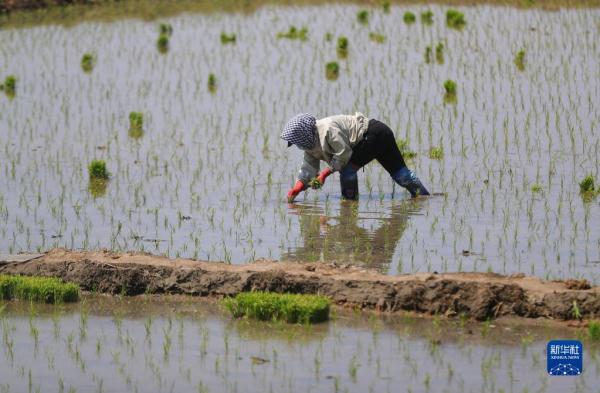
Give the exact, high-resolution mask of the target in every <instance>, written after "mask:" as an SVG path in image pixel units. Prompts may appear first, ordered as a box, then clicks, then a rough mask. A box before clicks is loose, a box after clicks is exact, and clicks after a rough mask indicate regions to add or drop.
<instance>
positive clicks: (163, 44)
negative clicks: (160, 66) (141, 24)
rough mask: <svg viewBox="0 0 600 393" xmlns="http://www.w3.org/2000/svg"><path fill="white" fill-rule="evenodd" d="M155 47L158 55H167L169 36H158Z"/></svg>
mask: <svg viewBox="0 0 600 393" xmlns="http://www.w3.org/2000/svg"><path fill="white" fill-rule="evenodd" d="M156 47H157V48H158V51H159V52H160V53H163V54H164V53H167V52H168V51H169V36H168V35H166V34H160V35H159V36H158V39H157V40H156Z"/></svg>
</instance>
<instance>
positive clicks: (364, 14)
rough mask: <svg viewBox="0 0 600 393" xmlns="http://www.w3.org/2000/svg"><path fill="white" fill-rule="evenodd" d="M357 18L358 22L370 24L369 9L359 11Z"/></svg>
mask: <svg viewBox="0 0 600 393" xmlns="http://www.w3.org/2000/svg"><path fill="white" fill-rule="evenodd" d="M356 20H358V23H360V24H361V25H368V24H369V11H367V10H360V11H358V13H357V14H356Z"/></svg>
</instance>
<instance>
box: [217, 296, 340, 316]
mask: <svg viewBox="0 0 600 393" xmlns="http://www.w3.org/2000/svg"><path fill="white" fill-rule="evenodd" d="M224 305H225V307H226V308H227V309H228V310H229V312H231V314H232V315H233V317H234V318H240V317H244V316H245V317H249V318H255V319H259V320H262V321H283V322H287V323H318V322H322V321H325V320H327V319H328V318H329V306H330V301H329V299H327V298H326V297H323V296H319V295H299V294H289V293H284V294H281V293H271V292H241V293H239V294H237V295H236V296H235V297H232V298H227V299H225V300H224Z"/></svg>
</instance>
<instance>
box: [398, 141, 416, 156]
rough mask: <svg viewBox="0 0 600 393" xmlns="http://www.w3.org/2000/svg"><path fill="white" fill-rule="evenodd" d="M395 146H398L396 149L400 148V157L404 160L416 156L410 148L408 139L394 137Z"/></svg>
mask: <svg viewBox="0 0 600 393" xmlns="http://www.w3.org/2000/svg"><path fill="white" fill-rule="evenodd" d="M396 146H398V150H400V153H402V157H403V158H404V159H405V160H410V159H411V158H415V157H416V156H417V153H416V152H415V151H412V150H411V149H410V146H409V141H408V140H407V139H396Z"/></svg>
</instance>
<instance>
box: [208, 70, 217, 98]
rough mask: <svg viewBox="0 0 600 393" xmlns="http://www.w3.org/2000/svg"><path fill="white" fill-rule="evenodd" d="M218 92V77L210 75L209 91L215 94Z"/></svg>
mask: <svg viewBox="0 0 600 393" xmlns="http://www.w3.org/2000/svg"><path fill="white" fill-rule="evenodd" d="M216 90H217V77H216V76H215V74H213V73H210V74H208V91H210V92H211V93H214V92H215V91H216Z"/></svg>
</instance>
